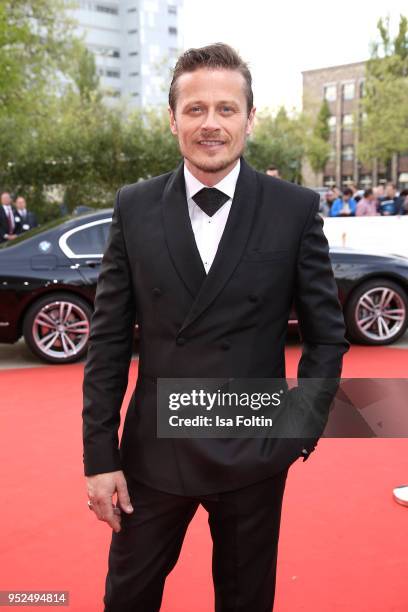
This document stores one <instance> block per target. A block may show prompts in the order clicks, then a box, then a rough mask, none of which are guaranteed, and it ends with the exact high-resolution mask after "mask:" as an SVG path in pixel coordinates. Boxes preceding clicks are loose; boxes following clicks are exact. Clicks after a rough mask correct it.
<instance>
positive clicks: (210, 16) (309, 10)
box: [184, 0, 408, 110]
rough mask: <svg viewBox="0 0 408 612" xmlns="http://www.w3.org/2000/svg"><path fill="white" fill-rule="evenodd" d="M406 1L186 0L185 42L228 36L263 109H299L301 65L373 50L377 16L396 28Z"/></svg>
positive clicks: (360, 56) (335, 61)
mask: <svg viewBox="0 0 408 612" xmlns="http://www.w3.org/2000/svg"><path fill="white" fill-rule="evenodd" d="M400 14H404V15H406V16H408V2H407V0H387V2H384V0H366V1H364V0H363V1H361V0H326V1H324V0H308V1H305V0H303V1H302V0H282V1H281V2H275V1H268V0H235V1H234V0H184V47H185V48H186V49H187V48H189V47H200V46H203V45H207V44H210V43H213V42H226V43H228V44H230V45H231V46H233V47H234V48H236V49H237V50H238V51H239V53H240V55H241V56H242V58H243V59H244V60H245V61H247V62H248V63H249V66H250V69H251V72H252V77H253V89H254V96H255V105H256V106H257V108H258V110H261V109H263V108H269V109H271V110H276V109H277V108H278V107H279V106H281V105H283V106H285V107H286V108H287V109H288V110H291V109H294V108H295V109H298V110H300V109H301V104H302V70H312V69H315V68H324V67H327V66H335V65H339V64H348V63H351V62H360V61H364V60H366V59H368V58H369V56H370V42H372V41H373V40H376V39H378V33H377V25H376V24H377V21H378V19H379V18H380V17H386V16H387V15H389V17H390V25H391V32H392V33H396V31H397V28H398V23H399V15H400Z"/></svg>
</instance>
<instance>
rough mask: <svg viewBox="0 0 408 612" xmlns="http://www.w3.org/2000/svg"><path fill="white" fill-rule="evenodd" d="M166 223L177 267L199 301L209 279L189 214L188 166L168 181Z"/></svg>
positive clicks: (178, 169) (164, 196) (165, 192)
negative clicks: (206, 277) (186, 183)
mask: <svg viewBox="0 0 408 612" xmlns="http://www.w3.org/2000/svg"><path fill="white" fill-rule="evenodd" d="M163 223H164V231H165V235H166V242H167V247H168V249H169V252H170V257H171V258H172V260H173V263H174V266H175V268H176V270H177V271H178V273H179V275H180V277H181V279H182V280H183V282H184V284H185V285H186V287H187V289H188V290H189V292H190V293H191V295H192V296H193V297H194V298H195V297H196V295H197V294H198V292H199V290H200V287H201V285H202V283H203V281H204V278H205V276H206V273H205V269H204V266H203V262H202V261H201V257H200V253H199V252H198V249H197V245H196V242H195V238H194V232H193V229H192V227H191V221H190V217H189V214H188V206H187V196H186V186H185V180H184V164H183V163H181V164H180V166H179V167H178V168H177V170H176V171H175V172H174V173H173V174H172V175H171V177H170V179H169V180H168V182H167V184H166V187H165V189H164V194H163Z"/></svg>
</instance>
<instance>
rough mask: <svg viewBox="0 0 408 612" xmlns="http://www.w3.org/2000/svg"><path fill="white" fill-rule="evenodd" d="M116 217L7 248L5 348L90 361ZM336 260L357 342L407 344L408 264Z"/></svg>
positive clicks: (2, 275)
mask: <svg viewBox="0 0 408 612" xmlns="http://www.w3.org/2000/svg"><path fill="white" fill-rule="evenodd" d="M111 217H112V209H105V210H99V211H97V212H92V213H87V214H83V215H81V216H71V217H65V218H61V219H59V220H58V221H54V222H51V223H49V224H48V225H45V226H42V227H41V228H36V229H34V230H31V231H29V232H26V233H25V234H23V235H21V236H19V237H18V238H16V239H15V240H13V241H9V242H7V243H3V244H2V245H1V248H0V342H6V343H14V342H16V341H17V340H18V339H19V338H20V337H21V336H22V335H23V336H24V338H25V340H26V342H27V344H28V346H29V347H30V348H31V350H32V351H33V352H34V353H35V354H36V355H38V356H39V357H40V358H41V359H43V360H44V361H46V362H49V363H69V362H73V361H76V360H77V359H80V358H81V357H82V356H83V355H84V354H85V353H86V350H87V342H88V336H89V326H90V319H91V315H92V308H93V300H94V297H95V289H96V282H97V278H98V273H99V268H100V265H101V260H102V253H103V250H104V246H105V243H106V240H107V237H108V232H109V226H110V222H111ZM330 256H331V260H332V265H333V270H334V274H335V277H336V281H337V285H338V289H339V298H340V301H341V303H342V305H343V309H344V313H345V318H346V323H347V330H348V335H349V337H350V339H351V340H354V341H356V342H360V343H364V344H372V345H383V344H391V343H392V342H395V341H396V340H397V339H398V338H400V336H402V334H403V333H404V332H405V330H406V328H407V324H408V258H405V257H399V256H394V255H389V256H385V255H371V254H366V253H362V252H359V251H356V250H353V249H345V248H336V249H332V250H331V252H330ZM289 323H291V324H293V323H296V313H295V312H293V313H292V315H291V318H290V321H289ZM136 335H137V332H136Z"/></svg>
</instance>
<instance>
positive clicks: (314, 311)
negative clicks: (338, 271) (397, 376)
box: [294, 196, 349, 453]
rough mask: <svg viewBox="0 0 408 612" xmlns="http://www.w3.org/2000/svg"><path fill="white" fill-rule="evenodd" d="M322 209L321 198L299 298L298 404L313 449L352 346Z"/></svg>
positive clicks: (303, 249)
mask: <svg viewBox="0 0 408 612" xmlns="http://www.w3.org/2000/svg"><path fill="white" fill-rule="evenodd" d="M318 209H319V196H316V199H314V201H313V203H312V207H311V210H310V213H309V215H308V219H307V221H306V223H305V226H304V229H303V232H302V236H301V241H300V246H299V252H298V260H297V274H296V285H295V300H294V301H295V308H296V312H297V316H298V322H299V328H300V333H301V336H302V342H303V348H302V355H301V359H300V361H299V366H298V373H297V375H298V387H297V388H296V394H297V402H296V404H297V407H298V409H299V411H300V416H301V421H302V423H303V426H302V431H303V434H304V436H305V439H304V440H303V441H304V446H305V448H306V450H307V451H308V452H309V453H310V452H311V451H312V450H313V449H314V447H315V445H316V443H317V440H318V438H319V437H320V435H321V433H322V432H323V430H324V427H325V425H326V423H327V419H328V415H329V410H330V404H331V402H332V400H333V398H334V395H335V394H336V392H337V388H338V384H339V379H340V375H341V370H342V361H343V354H344V353H346V352H347V351H348V349H349V343H348V342H347V340H346V338H345V331H346V330H345V324H344V317H343V312H342V308H341V305H340V302H339V299H338V290H337V285H336V281H335V279H334V275H333V270H332V266H331V262H330V257H329V245H328V242H327V239H326V237H325V235H324V232H323V219H322V218H321V216H320V215H319V214H318ZM305 379H313V380H312V381H311V380H309V381H308V380H305ZM308 436H310V437H308Z"/></svg>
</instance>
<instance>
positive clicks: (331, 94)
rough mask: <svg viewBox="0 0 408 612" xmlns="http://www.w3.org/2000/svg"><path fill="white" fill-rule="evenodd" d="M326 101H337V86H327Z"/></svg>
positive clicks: (325, 89)
mask: <svg viewBox="0 0 408 612" xmlns="http://www.w3.org/2000/svg"><path fill="white" fill-rule="evenodd" d="M324 99H325V100H327V102H334V101H335V99H336V86H335V85H325V87H324Z"/></svg>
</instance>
